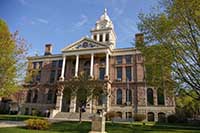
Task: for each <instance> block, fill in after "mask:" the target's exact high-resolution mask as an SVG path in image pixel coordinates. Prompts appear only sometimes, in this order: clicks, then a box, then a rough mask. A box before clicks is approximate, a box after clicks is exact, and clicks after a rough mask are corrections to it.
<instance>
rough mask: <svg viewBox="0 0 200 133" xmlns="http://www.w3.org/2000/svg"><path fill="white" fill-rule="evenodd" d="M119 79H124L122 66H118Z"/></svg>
mask: <svg viewBox="0 0 200 133" xmlns="http://www.w3.org/2000/svg"><path fill="white" fill-rule="evenodd" d="M117 80H122V67H117Z"/></svg>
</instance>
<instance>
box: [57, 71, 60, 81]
mask: <svg viewBox="0 0 200 133" xmlns="http://www.w3.org/2000/svg"><path fill="white" fill-rule="evenodd" d="M60 76H61V70H58V71H57V80H59V78H60Z"/></svg>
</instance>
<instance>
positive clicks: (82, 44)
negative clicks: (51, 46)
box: [61, 37, 109, 52]
mask: <svg viewBox="0 0 200 133" xmlns="http://www.w3.org/2000/svg"><path fill="white" fill-rule="evenodd" d="M108 47H109V46H107V45H106V44H103V43H101V42H97V41H95V40H92V39H90V38H86V37H84V38H81V39H80V40H78V41H76V42H74V43H72V44H70V45H68V46H67V47H65V48H63V49H62V50H61V51H62V52H64V51H73V50H84V49H96V48H108Z"/></svg>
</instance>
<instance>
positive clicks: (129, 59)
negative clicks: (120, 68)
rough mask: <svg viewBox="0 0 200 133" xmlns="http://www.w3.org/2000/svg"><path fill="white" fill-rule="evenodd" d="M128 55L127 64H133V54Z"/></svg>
mask: <svg viewBox="0 0 200 133" xmlns="http://www.w3.org/2000/svg"><path fill="white" fill-rule="evenodd" d="M125 57H126V64H131V63H132V61H131V57H132V56H131V55H126V56H125Z"/></svg>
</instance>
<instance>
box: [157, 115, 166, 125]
mask: <svg viewBox="0 0 200 133" xmlns="http://www.w3.org/2000/svg"><path fill="white" fill-rule="evenodd" d="M158 122H161V123H164V122H166V116H165V113H163V112H160V113H158Z"/></svg>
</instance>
